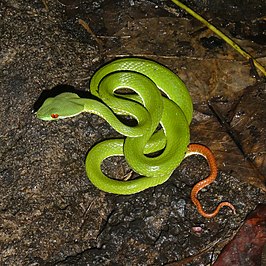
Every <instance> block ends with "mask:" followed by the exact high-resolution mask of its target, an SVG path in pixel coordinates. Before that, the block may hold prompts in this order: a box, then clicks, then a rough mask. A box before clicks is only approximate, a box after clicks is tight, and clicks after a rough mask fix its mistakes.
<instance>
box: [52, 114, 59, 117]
mask: <svg viewBox="0 0 266 266" xmlns="http://www.w3.org/2000/svg"><path fill="white" fill-rule="evenodd" d="M51 117H52V118H58V117H59V114H51Z"/></svg>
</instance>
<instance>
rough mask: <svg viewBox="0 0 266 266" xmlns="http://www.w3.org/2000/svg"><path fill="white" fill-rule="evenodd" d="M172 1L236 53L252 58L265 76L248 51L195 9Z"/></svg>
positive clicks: (264, 72) (248, 58)
mask: <svg viewBox="0 0 266 266" xmlns="http://www.w3.org/2000/svg"><path fill="white" fill-rule="evenodd" d="M171 1H172V2H173V3H175V4H176V5H177V6H179V7H180V8H182V9H184V10H186V11H187V12H188V13H189V14H190V15H191V16H193V17H194V18H195V19H197V20H199V21H200V22H202V23H203V24H204V25H205V26H207V27H208V28H209V29H210V30H212V31H213V32H214V33H216V34H217V35H218V36H219V37H221V38H222V39H223V40H224V41H225V42H227V43H228V44H229V45H230V46H231V47H233V48H234V49H235V50H236V51H237V52H238V53H240V54H241V55H242V56H244V57H245V58H246V59H247V60H252V61H253V62H254V65H255V66H256V67H257V68H258V69H259V70H260V71H261V72H262V73H263V74H264V76H266V70H265V68H264V67H263V66H262V65H261V64H260V63H259V62H258V61H257V60H256V59H255V58H253V57H252V56H251V55H250V54H249V53H247V52H246V51H244V50H243V49H242V48H241V47H240V46H239V45H238V44H237V43H235V42H234V41H233V40H232V39H231V38H229V37H228V36H226V35H225V34H224V33H222V32H221V31H220V30H218V29H217V28H216V27H215V26H213V25H212V24H211V23H209V22H208V21H207V20H206V19H204V18H203V17H202V16H200V15H199V14H197V13H196V12H195V11H193V10H192V9H190V8H189V7H188V6H186V5H184V4H182V3H181V2H179V1H178V0H171Z"/></svg>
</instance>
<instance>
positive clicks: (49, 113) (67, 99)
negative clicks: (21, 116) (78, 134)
mask: <svg viewBox="0 0 266 266" xmlns="http://www.w3.org/2000/svg"><path fill="white" fill-rule="evenodd" d="M83 111H84V104H83V102H82V101H81V98H80V97H79V96H78V95H77V94H75V93H70V92H64V93H61V94H59V95H57V96H55V97H52V98H48V99H46V100H45V101H44V103H43V104H42V106H41V107H40V109H39V110H38V111H37V113H36V115H37V118H39V119H41V120H46V121H47V120H58V119H64V118H67V117H72V116H76V115H78V114H80V113H81V112H83Z"/></svg>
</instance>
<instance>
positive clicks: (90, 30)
mask: <svg viewBox="0 0 266 266" xmlns="http://www.w3.org/2000/svg"><path fill="white" fill-rule="evenodd" d="M78 22H79V24H80V25H81V26H82V27H83V28H84V29H85V30H86V31H87V32H88V33H89V34H90V35H91V36H92V37H93V38H94V39H95V41H96V42H97V43H98V45H99V46H100V47H102V46H103V42H102V41H101V40H100V39H99V38H98V37H97V36H96V34H95V33H94V32H93V31H92V29H91V28H90V26H89V25H88V23H86V22H85V21H84V20H83V19H79V20H78Z"/></svg>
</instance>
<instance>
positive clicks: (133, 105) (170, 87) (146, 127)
mask: <svg viewBox="0 0 266 266" xmlns="http://www.w3.org/2000/svg"><path fill="white" fill-rule="evenodd" d="M90 92H91V94H92V95H94V96H95V97H97V98H98V99H99V100H95V99H90V98H80V97H79V96H78V95H77V94H75V93H69V92H65V93H61V94H59V95H57V96H56V97H53V98H48V99H46V100H45V102H44V103H43V105H42V106H41V108H40V109H39V110H38V111H37V117H38V118H39V119H42V120H58V119H64V118H67V117H72V116H76V115H78V114H80V113H82V112H88V113H91V114H96V115H98V116H100V117H102V118H103V119H105V120H106V121H107V122H108V123H109V124H110V125H111V126H112V127H113V128H114V129H115V130H116V131H117V132H119V133H120V134H122V135H123V136H125V138H119V139H108V140H104V141H102V142H100V143H98V144H96V145H95V146H94V147H93V148H92V149H91V150H90V151H89V153H88V155H87V157H86V162H85V165H86V172H87V175H88V178H89V179H90V181H91V182H92V183H93V184H94V185H95V186H96V187H98V188H99V189H101V190H103V191H105V192H110V193H115V194H133V193H137V192H140V191H142V190H145V189H147V188H150V187H153V186H157V185H159V184H162V183H164V182H165V181H166V180H167V179H168V178H169V177H170V176H171V174H172V172H173V171H174V170H175V168H176V167H177V166H178V165H179V164H180V163H181V162H182V160H183V159H184V157H185V154H186V152H187V146H188V144H189V137H190V133H189V124H190V122H191V119H192V112H193V107H192V101H191V97H190V95H189V92H188V90H187V88H186V86H185V85H184V83H183V82H182V81H181V79H180V78H179V77H178V76H177V75H175V74H174V73H173V72H171V71H170V70H169V69H168V68H166V67H164V66H162V65H161V64H158V63H156V62H154V61H151V60H147V59H140V58H123V59H117V60H114V61H112V62H110V63H108V64H106V65H104V66H103V67H101V68H100V69H99V70H98V71H97V72H96V73H95V74H94V75H93V77H92V79H91V82H90ZM95 97H94V98H95ZM121 116H122V117H123V116H129V117H131V118H132V119H133V120H134V121H136V125H135V126H132V125H128V124H127V123H124V122H122V119H121ZM111 156H124V157H125V159H126V161H127V163H128V164H129V166H130V167H131V168H132V169H133V170H134V171H135V172H136V173H138V174H139V177H138V178H136V179H133V180H127V181H122V180H117V179H112V178H110V177H108V176H106V175H105V174H104V173H103V172H102V170H101V164H102V162H103V160H104V159H106V158H107V157H111Z"/></svg>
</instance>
